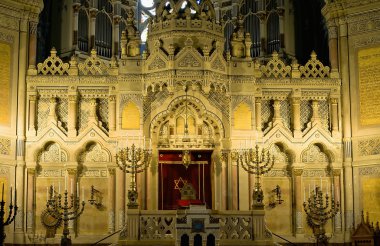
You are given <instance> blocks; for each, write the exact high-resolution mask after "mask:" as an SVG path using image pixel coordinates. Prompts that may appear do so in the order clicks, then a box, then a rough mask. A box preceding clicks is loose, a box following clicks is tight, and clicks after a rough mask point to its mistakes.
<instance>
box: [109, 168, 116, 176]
mask: <svg viewBox="0 0 380 246" xmlns="http://www.w3.org/2000/svg"><path fill="white" fill-rule="evenodd" d="M108 172H109V174H110V175H112V176H113V175H115V174H116V168H113V167H109V168H108Z"/></svg>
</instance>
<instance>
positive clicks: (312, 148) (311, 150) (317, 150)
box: [301, 143, 335, 164]
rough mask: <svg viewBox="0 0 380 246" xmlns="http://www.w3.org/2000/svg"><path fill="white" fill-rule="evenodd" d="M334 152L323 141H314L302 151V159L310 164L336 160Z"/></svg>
mask: <svg viewBox="0 0 380 246" xmlns="http://www.w3.org/2000/svg"><path fill="white" fill-rule="evenodd" d="M334 159H335V158H334V154H333V153H332V152H331V151H329V150H328V149H327V147H326V146H325V145H324V144H322V143H312V144H310V145H309V146H308V148H307V149H305V150H304V151H302V153H301V161H302V162H303V163H310V164H313V163H315V164H317V163H323V164H329V163H331V162H334Z"/></svg>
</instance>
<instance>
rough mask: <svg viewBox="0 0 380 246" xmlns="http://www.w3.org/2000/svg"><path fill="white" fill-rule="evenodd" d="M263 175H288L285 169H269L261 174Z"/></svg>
mask: <svg viewBox="0 0 380 246" xmlns="http://www.w3.org/2000/svg"><path fill="white" fill-rule="evenodd" d="M263 176H264V177H288V176H289V175H288V174H287V172H286V171H285V170H270V171H269V172H267V173H265V174H263Z"/></svg>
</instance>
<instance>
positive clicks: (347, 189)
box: [338, 17, 354, 242]
mask: <svg viewBox="0 0 380 246" xmlns="http://www.w3.org/2000/svg"><path fill="white" fill-rule="evenodd" d="M339 35H340V37H339V42H340V43H339V48H340V52H339V55H340V59H339V61H340V66H339V68H340V72H341V75H342V106H341V111H342V112H344V114H343V116H342V133H343V168H344V169H343V170H344V189H343V190H344V213H345V229H344V230H345V241H346V242H349V241H350V240H351V228H352V225H353V223H354V211H353V208H354V204H353V201H354V198H353V193H354V191H353V175H352V172H353V170H352V140H351V107H350V105H351V96H350V77H349V74H350V73H349V58H348V54H349V48H348V37H347V36H348V33H347V22H346V20H345V19H344V17H342V18H340V19H339ZM338 106H339V105H338Z"/></svg>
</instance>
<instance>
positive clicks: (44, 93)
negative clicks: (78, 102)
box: [37, 88, 68, 98]
mask: <svg viewBox="0 0 380 246" xmlns="http://www.w3.org/2000/svg"><path fill="white" fill-rule="evenodd" d="M37 90H38V95H39V97H40V98H51V97H63V98H67V97H68V94H67V92H68V90H67V89H54V88H53V89H39V88H38V89H37Z"/></svg>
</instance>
